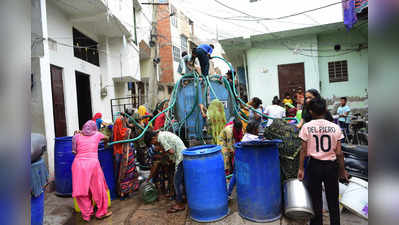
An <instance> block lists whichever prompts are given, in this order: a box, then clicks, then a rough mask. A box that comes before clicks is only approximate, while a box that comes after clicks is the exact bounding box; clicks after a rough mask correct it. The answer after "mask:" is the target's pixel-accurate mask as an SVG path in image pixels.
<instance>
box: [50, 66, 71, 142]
mask: <svg viewBox="0 0 399 225" xmlns="http://www.w3.org/2000/svg"><path fill="white" fill-rule="evenodd" d="M50 72H51V90H52V94H53V116H54V130H55V136H56V137H64V136H67V129H66V119H65V104H64V83H63V81H62V68H60V67H57V66H54V65H50Z"/></svg>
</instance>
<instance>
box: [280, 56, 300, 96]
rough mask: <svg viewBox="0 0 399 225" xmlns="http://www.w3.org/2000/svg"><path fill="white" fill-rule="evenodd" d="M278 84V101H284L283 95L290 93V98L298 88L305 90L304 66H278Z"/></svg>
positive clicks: (296, 64)
mask: <svg viewBox="0 0 399 225" xmlns="http://www.w3.org/2000/svg"><path fill="white" fill-rule="evenodd" d="M278 82H279V89H280V99H284V97H285V93H287V92H288V93H290V95H291V98H294V94H295V92H296V90H297V89H298V88H302V90H303V91H304V90H305V66H304V63H293V64H285V65H278Z"/></svg>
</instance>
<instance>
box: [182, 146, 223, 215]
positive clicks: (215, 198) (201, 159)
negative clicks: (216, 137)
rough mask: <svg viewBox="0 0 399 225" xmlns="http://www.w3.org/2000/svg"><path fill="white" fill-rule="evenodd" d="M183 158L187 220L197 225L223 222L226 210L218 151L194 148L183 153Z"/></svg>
mask: <svg viewBox="0 0 399 225" xmlns="http://www.w3.org/2000/svg"><path fill="white" fill-rule="evenodd" d="M183 156H184V159H183V167H184V181H185V185H186V193H187V201H188V207H189V209H190V217H191V218H192V219H193V220H195V221H197V222H212V221H216V220H220V219H223V218H224V217H225V216H226V215H227V214H228V211H229V209H228V199H227V190H226V178H225V172H224V163H223V156H222V153H221V147H220V146H218V145H202V146H196V147H193V148H188V149H186V150H185V151H183Z"/></svg>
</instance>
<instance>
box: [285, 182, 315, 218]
mask: <svg viewBox="0 0 399 225" xmlns="http://www.w3.org/2000/svg"><path fill="white" fill-rule="evenodd" d="M284 206H285V208H284V214H285V215H286V216H287V217H290V218H292V219H298V220H309V219H311V218H312V217H313V216H314V211H313V206H312V201H311V199H310V195H309V192H308V191H307V189H306V187H305V185H304V183H303V182H302V181H299V180H298V179H289V180H287V181H285V183H284Z"/></svg>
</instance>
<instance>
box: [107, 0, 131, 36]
mask: <svg viewBox="0 0 399 225" xmlns="http://www.w3.org/2000/svg"><path fill="white" fill-rule="evenodd" d="M102 1H104V3H105V5H106V6H107V7H108V9H109V11H108V13H110V14H112V15H115V16H116V18H118V19H119V21H121V22H122V24H123V25H124V26H125V27H126V28H127V29H128V30H129V32H130V33H131V34H134V33H133V32H134V22H133V0H102Z"/></svg>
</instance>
